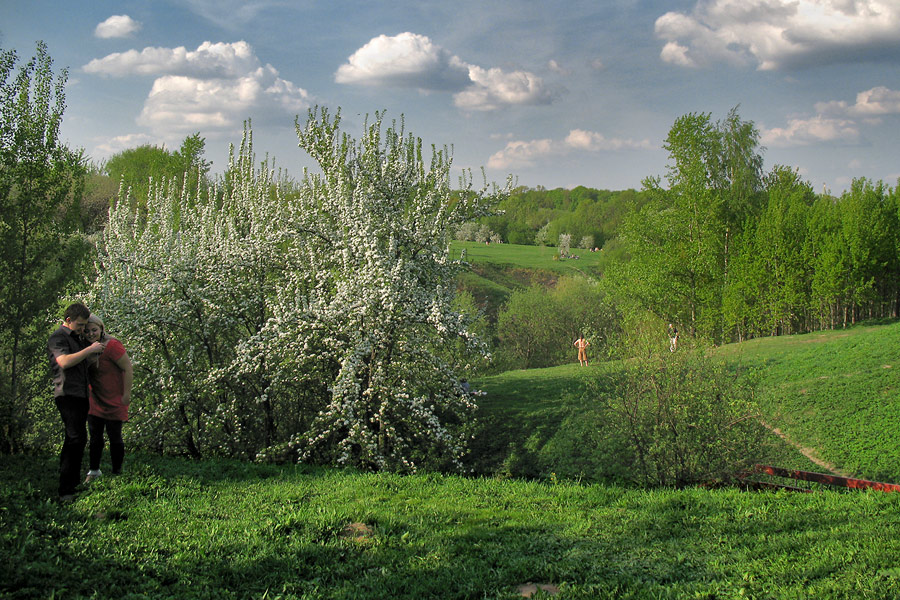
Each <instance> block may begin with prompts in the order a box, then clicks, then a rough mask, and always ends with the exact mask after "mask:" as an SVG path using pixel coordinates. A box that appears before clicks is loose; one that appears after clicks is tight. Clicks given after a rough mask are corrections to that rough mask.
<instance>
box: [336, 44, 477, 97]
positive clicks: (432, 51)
mask: <svg viewBox="0 0 900 600" xmlns="http://www.w3.org/2000/svg"><path fill="white" fill-rule="evenodd" d="M334 79H335V81H336V82H338V83H348V84H362V85H387V86H400V87H412V88H418V89H422V90H458V89H460V88H462V87H463V86H465V85H466V84H467V83H468V81H469V69H468V66H467V65H465V64H464V63H463V62H462V61H461V60H459V58H457V57H456V56H451V55H450V53H449V52H447V51H446V50H444V49H443V48H441V47H439V46H436V45H435V44H433V43H432V41H431V40H430V39H428V38H427V37H425V36H424V35H418V34H415V33H409V32H407V33H401V34H400V35H396V36H394V37H388V36H386V35H380V36H378V37H376V38H372V39H371V40H370V41H369V42H368V43H367V44H366V45H365V46H363V47H362V48H360V49H359V50H357V51H356V52H354V53H353V54H352V55H351V56H350V58H348V59H347V63H346V64H343V65H341V66H340V67H339V68H338V70H337V72H336V73H335V76H334Z"/></svg>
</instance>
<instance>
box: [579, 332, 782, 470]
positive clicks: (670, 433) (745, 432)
mask: <svg viewBox="0 0 900 600" xmlns="http://www.w3.org/2000/svg"><path fill="white" fill-rule="evenodd" d="M655 350H656V351H655V352H653V353H652V354H651V355H650V356H649V357H647V358H636V359H633V360H632V361H629V362H628V363H627V364H626V366H625V367H624V368H623V369H622V370H621V371H619V372H618V373H615V374H614V375H612V380H611V381H606V380H604V378H603V377H601V378H600V382H599V389H598V390H596V391H594V392H593V393H592V394H591V395H589V396H588V398H596V400H595V401H596V402H597V404H598V406H599V407H600V412H601V414H602V422H603V423H604V424H605V427H603V428H602V434H603V435H605V436H608V437H609V438H612V439H614V440H616V441H617V445H618V448H617V449H616V452H614V453H613V455H612V456H611V457H610V463H611V464H613V465H616V466H621V467H623V468H624V471H625V473H624V474H623V475H624V476H625V477H626V478H627V479H628V480H630V481H632V482H634V483H636V484H639V485H642V486H685V485H693V484H697V483H701V482H706V481H711V480H728V479H731V478H733V477H734V476H735V474H736V473H739V472H740V471H742V470H744V469H746V468H747V467H749V466H750V465H752V464H754V463H757V462H759V461H760V459H761V458H762V451H763V449H764V446H763V439H764V438H765V436H766V432H765V430H764V429H763V427H762V426H761V425H760V424H759V422H758V421H757V419H758V417H759V413H758V410H757V409H756V407H755V405H754V403H753V401H752V389H751V387H750V386H749V385H748V383H747V380H746V378H743V379H738V378H737V376H736V375H734V374H732V373H729V372H728V371H727V370H726V369H725V367H724V366H723V365H721V364H717V363H714V362H712V361H711V360H710V359H708V358H706V357H705V356H704V350H703V349H698V350H689V349H685V348H682V347H680V348H679V349H678V351H677V352H674V353H672V352H669V351H668V349H666V348H664V347H662V346H657V347H656V348H655ZM577 423H578V421H573V422H572V423H570V424H569V425H571V426H576V424H577Z"/></svg>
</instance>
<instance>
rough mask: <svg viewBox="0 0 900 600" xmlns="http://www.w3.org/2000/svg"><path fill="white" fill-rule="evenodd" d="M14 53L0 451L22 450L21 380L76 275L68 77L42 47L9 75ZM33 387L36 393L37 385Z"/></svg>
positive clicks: (3, 103) (3, 251)
mask: <svg viewBox="0 0 900 600" xmlns="http://www.w3.org/2000/svg"><path fill="white" fill-rule="evenodd" d="M16 63H17V56H16V53H15V51H0V323H2V325H0V328H2V329H0V364H2V367H0V370H2V371H0V372H2V375H0V451H6V452H10V451H16V450H19V449H21V448H22V444H23V435H24V431H25V429H26V426H27V400H28V397H29V394H31V393H32V392H33V390H32V389H30V386H29V384H28V381H27V377H26V374H27V373H29V372H30V371H31V370H32V369H35V368H36V365H39V364H41V363H42V361H45V360H46V358H45V356H44V351H43V346H44V343H45V341H46V340H45V338H44V335H45V330H46V323H45V320H46V318H47V312H48V310H49V309H50V308H51V307H53V306H54V305H55V303H56V302H57V297H58V295H59V293H60V291H61V289H62V287H63V286H64V285H65V283H66V282H67V281H71V280H72V279H73V278H74V276H75V275H77V274H78V273H77V267H78V266H79V254H78V248H79V246H78V244H77V243H76V244H74V245H71V244H69V243H68V241H67V238H66V234H67V221H66V220H65V219H64V218H61V215H64V214H65V212H66V211H65V208H66V207H67V206H69V205H71V204H72V202H73V201H75V202H76V204H77V197H78V195H79V193H80V189H81V185H82V182H83V177H84V173H85V168H84V160H83V159H82V156H81V155H80V153H77V152H73V151H71V150H69V149H68V148H67V147H66V146H65V145H64V144H62V143H61V142H60V141H59V126H60V123H61V122H62V117H63V112H64V110H65V85H66V79H67V76H68V73H67V71H66V70H65V69H63V70H62V71H61V72H60V73H59V74H58V75H54V73H53V60H52V59H51V58H50V55H49V54H48V52H47V46H46V44H44V43H43V42H39V43H38V44H37V51H36V54H35V56H34V57H33V58H31V60H29V61H28V62H27V63H26V64H25V65H23V66H21V67H20V68H19V70H18V74H17V75H16V76H15V77H12V75H13V71H14V69H15V65H16ZM34 386H35V389H42V388H41V387H40V386H39V385H38V383H37V382H35V383H34Z"/></svg>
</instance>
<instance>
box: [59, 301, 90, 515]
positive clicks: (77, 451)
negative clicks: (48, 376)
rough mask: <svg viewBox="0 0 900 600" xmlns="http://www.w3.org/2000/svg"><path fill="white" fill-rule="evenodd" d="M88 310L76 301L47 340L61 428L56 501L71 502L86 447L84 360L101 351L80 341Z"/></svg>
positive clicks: (86, 386) (86, 395)
mask: <svg viewBox="0 0 900 600" xmlns="http://www.w3.org/2000/svg"><path fill="white" fill-rule="evenodd" d="M90 316H91V311H89V310H88V309H87V307H86V306H85V305H84V304H81V303H80V302H76V303H74V304H71V305H69V307H68V308H66V312H65V313H64V314H63V324H62V325H61V326H60V327H59V329H57V330H56V331H54V332H53V333H52V334H51V335H50V339H49V340H47V353H48V355H49V357H50V372H51V373H52V374H53V397H54V400H55V401H56V408H57V409H58V410H59V414H60V416H61V417H62V421H63V426H64V427H65V438H64V440H63V447H62V451H61V452H60V454H59V499H60V500H61V501H63V502H69V501H71V500H72V499H73V498H74V497H75V496H74V494H75V487H76V486H77V485H78V483H79V481H80V479H81V461H82V459H83V457H84V447H85V445H86V444H87V414H88V408H89V401H88V375H87V362H85V360H86V359H87V358H89V357H91V356H93V355H94V354H98V353H100V352H102V351H103V344H101V343H100V342H94V343H93V344H90V345H88V344H87V342H85V341H83V339H82V338H81V332H82V331H83V330H84V326H85V324H87V320H88V317H90Z"/></svg>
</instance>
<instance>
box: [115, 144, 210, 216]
mask: <svg viewBox="0 0 900 600" xmlns="http://www.w3.org/2000/svg"><path fill="white" fill-rule="evenodd" d="M205 150H206V140H205V139H204V138H202V137H200V133H199V132H198V133H195V134H193V135H189V136H187V137H186V138H185V139H184V140H183V141H182V143H181V148H179V149H178V150H177V151H174V152H172V151H169V150H167V149H166V148H165V147H162V146H153V145H150V144H145V145H143V146H138V147H137V148H129V149H128V150H123V151H122V152H119V153H118V154H114V155H113V156H111V157H110V158H109V159H108V160H107V161H106V163H105V164H104V170H105V171H106V174H107V175H109V177H110V179H112V180H113V181H114V182H115V183H116V185H117V186H118V185H119V184H121V185H122V186H124V187H125V189H126V190H130V194H131V198H132V200H133V201H135V202H137V203H138V204H143V203H144V202H146V201H147V199H148V198H149V196H150V194H151V193H153V192H152V190H153V187H154V183H153V182H154V181H155V182H156V184H157V185H158V183H159V182H161V181H163V180H165V181H167V182H168V184H169V185H172V186H173V187H174V188H175V189H176V190H177V192H176V193H179V194H180V193H181V191H182V190H184V191H187V192H188V193H193V191H194V190H196V189H197V187H198V185H199V184H200V182H201V181H202V180H203V179H205V178H206V175H207V174H208V173H209V169H210V167H211V166H212V163H211V162H209V161H207V160H206V159H204V158H203V155H204V152H205Z"/></svg>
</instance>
